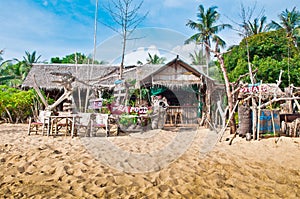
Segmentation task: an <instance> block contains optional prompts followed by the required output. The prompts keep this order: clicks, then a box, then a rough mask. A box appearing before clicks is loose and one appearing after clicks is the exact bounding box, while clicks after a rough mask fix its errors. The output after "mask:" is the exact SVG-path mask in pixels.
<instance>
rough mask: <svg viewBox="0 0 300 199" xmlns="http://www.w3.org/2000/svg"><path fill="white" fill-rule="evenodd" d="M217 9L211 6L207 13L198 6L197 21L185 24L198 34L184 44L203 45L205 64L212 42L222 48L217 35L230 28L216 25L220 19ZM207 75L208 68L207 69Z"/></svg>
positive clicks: (225, 25) (223, 44)
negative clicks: (194, 43)
mask: <svg viewBox="0 0 300 199" xmlns="http://www.w3.org/2000/svg"><path fill="white" fill-rule="evenodd" d="M216 9H217V7H216V6H212V7H210V8H208V10H207V11H205V10H204V7H203V5H200V6H199V8H198V10H199V13H198V14H197V21H196V22H195V21H192V20H189V21H188V23H187V24H186V25H187V26H189V27H190V28H192V29H196V30H197V31H198V33H196V34H194V35H192V36H191V37H190V38H189V39H188V40H186V42H185V43H189V42H191V41H195V42H196V43H198V44H199V43H203V44H204V45H205V55H206V64H208V63H209V61H210V47H211V43H212V42H217V43H218V45H219V46H222V47H224V46H225V41H223V40H222V39H221V38H220V37H219V36H218V35H217V34H218V33H219V32H220V31H221V30H224V29H225V28H231V25H229V24H219V25H216V23H217V21H218V20H219V18H220V14H219V13H218V12H217V11H216ZM207 73H208V67H207Z"/></svg>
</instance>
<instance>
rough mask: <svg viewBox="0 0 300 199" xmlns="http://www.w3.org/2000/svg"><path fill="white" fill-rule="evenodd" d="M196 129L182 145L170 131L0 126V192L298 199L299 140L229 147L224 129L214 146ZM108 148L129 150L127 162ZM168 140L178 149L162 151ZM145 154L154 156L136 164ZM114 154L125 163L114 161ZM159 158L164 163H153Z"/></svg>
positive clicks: (50, 195)
mask: <svg viewBox="0 0 300 199" xmlns="http://www.w3.org/2000/svg"><path fill="white" fill-rule="evenodd" d="M193 131H194V132H192V133H193V134H191V135H193V136H194V137H193V139H192V140H191V142H188V141H185V142H186V145H185V146H188V147H187V148H186V150H185V148H184V147H182V150H178V145H176V144H174V145H172V144H169V143H172V141H173V140H175V137H176V136H178V134H177V132H172V131H164V130H157V131H155V132H154V131H151V132H149V133H148V132H146V133H143V134H140V135H139V134H135V135H126V136H118V137H109V138H104V137H102V138H82V137H75V138H71V137H64V136H57V137H55V138H54V137H52V136H50V137H47V136H42V135H34V134H32V135H30V136H28V135H27V125H26V124H14V125H13V124H0V136H1V139H0V198H131V199H133V198H300V158H299V157H300V139H299V138H289V137H280V138H279V140H278V142H277V143H275V139H278V138H269V139H263V140H260V141H250V142H247V141H246V140H245V139H242V138H239V137H237V138H236V139H235V140H234V141H233V144H232V145H229V144H228V141H226V138H229V137H230V136H232V135H228V134H225V135H224V138H223V139H222V142H219V143H217V145H216V146H215V147H211V148H210V147H209V146H212V145H213V144H208V146H206V144H207V143H206V142H208V141H211V140H210V139H208V138H207V136H208V131H207V130H206V129H201V128H200V129H196V130H193ZM182 133H184V132H182ZM186 135H187V134H186ZM177 138H178V137H177ZM179 138H180V137H179ZM103 140H106V144H107V143H109V144H107V146H106V144H101V143H102V142H103ZM173 143H174V142H173ZM98 146H99V148H98ZM111 146H115V148H117V149H118V150H116V151H125V152H128V153H126V154H130V155H129V157H127V158H125V160H126V162H123V163H122V162H120V160H122V158H121V156H123V155H122V153H123V152H122V153H120V154H116V151H113V149H111V148H110V147H111ZM167 146H168V147H170V149H172V150H174V153H169V152H170V150H167V151H165V152H161V153H160V151H162V149H163V148H166V147H167ZM172 147H173V148H172ZM183 149H184V150H183ZM153 151H156V152H157V153H153ZM140 154H150V155H148V156H142V158H144V159H139V160H138V161H136V163H134V157H141V156H137V155H140ZM151 154H152V155H151ZM153 154H154V155H153ZM157 154H161V155H162V157H156V156H158V155H157ZM174 154H175V155H174ZM172 155H174V157H173V156H172ZM119 156H120V157H119ZM103 157H105V158H103ZM102 158H103V159H102ZM120 158H121V159H120ZM153 158H157V159H153ZM104 160H105V161H104ZM114 160H115V161H116V162H117V164H118V165H119V166H120V165H121V166H120V167H115V166H116V165H109V164H113V161H114ZM156 160H161V162H165V164H159V163H157V164H156V166H157V167H155V168H154V167H152V166H151V164H152V163H151V161H156ZM127 162H128V165H131V166H128V168H127V167H126V164H127ZM122 165H123V166H122ZM135 165H136V168H135ZM143 165H144V166H143ZM149 165H150V166H149ZM141 167H142V168H141ZM120 168H121V169H120ZM122 168H123V170H122ZM144 168H148V170H143V169H144ZM129 169H132V170H129ZM134 169H135V170H134ZM138 169H140V170H138ZM147 171H148V172H147Z"/></svg>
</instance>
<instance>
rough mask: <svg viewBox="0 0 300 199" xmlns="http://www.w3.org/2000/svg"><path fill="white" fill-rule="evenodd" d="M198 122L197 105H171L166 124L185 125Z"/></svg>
mask: <svg viewBox="0 0 300 199" xmlns="http://www.w3.org/2000/svg"><path fill="white" fill-rule="evenodd" d="M197 123H198V107H197V106H169V107H168V109H167V114H166V122H165V124H166V125H171V126H173V125H174V126H177V125H180V126H184V125H189V124H197Z"/></svg>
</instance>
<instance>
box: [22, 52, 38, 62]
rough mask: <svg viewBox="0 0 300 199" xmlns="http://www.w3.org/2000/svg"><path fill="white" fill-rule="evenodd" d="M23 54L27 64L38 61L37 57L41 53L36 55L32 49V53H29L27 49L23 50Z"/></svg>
mask: <svg viewBox="0 0 300 199" xmlns="http://www.w3.org/2000/svg"><path fill="white" fill-rule="evenodd" d="M25 54H26V56H23V60H24V62H25V63H26V64H28V65H31V64H33V63H38V62H39V59H40V58H41V55H39V56H36V51H33V52H32V54H30V53H29V52H28V51H25Z"/></svg>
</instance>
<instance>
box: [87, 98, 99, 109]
mask: <svg viewBox="0 0 300 199" xmlns="http://www.w3.org/2000/svg"><path fill="white" fill-rule="evenodd" d="M89 108H90V109H101V108H102V98H98V99H91V100H90V106H89Z"/></svg>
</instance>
